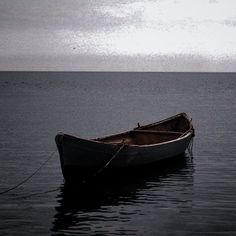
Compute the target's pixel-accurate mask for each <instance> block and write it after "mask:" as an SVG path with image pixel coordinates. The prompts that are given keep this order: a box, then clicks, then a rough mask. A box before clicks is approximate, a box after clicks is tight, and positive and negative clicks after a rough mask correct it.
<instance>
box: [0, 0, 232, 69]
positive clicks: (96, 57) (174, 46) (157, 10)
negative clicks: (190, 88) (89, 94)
mask: <svg viewBox="0 0 236 236" xmlns="http://www.w3.org/2000/svg"><path fill="white" fill-rule="evenodd" d="M23 2H24V3H25V4H19V3H17V1H16V0H10V1H2V2H1V3H0V9H2V10H3V11H2V12H3V14H1V16H0V22H1V23H0V55H1V56H0V58H1V62H0V69H2V70H4V69H12V70H14V69H39V68H41V69H43V70H44V69H46V70H47V69H49V70H51V69H52V70H71V69H72V70H134V71H135V70H152V71H153V70H154V71H155V70H156V71H160V70H164V71H173V70H175V71H179V70H187V71H189V70H195V71H196V70H199V71H205V70H206V71H208V70H209V71H235V70H236V1H235V0H198V1H195V0H160V1H151V0H149V1H132V0H130V1H122V0H120V1H108V0H107V1H106V0H104V1H92V2H90V1H66V2H60V1H50V3H51V4H49V3H48V1H29V0H24V1H23ZM147 58H148V60H147ZM101 59H102V61H103V63H101ZM22 60H23V61H24V63H23V62H21V61H22ZM45 60H46V61H45ZM143 61H145V63H146V64H144V63H143ZM186 61H187V63H186V64H184V63H183V62H186ZM46 62H48V63H46ZM116 62H117V64H116ZM199 64H201V65H202V67H199ZM45 65H46V66H45ZM203 65H204V66H203ZM140 68H141V69H140Z"/></svg>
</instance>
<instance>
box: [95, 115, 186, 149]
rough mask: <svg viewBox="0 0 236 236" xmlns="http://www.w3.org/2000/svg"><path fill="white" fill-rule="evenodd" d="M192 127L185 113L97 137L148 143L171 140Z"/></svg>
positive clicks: (111, 141) (106, 140)
mask: <svg viewBox="0 0 236 236" xmlns="http://www.w3.org/2000/svg"><path fill="white" fill-rule="evenodd" d="M190 128H191V123H190V121H189V120H188V119H187V118H186V116H185V115H184V114H182V115H179V116H176V117H173V118H169V119H167V120H164V121H160V122H157V123H154V124H150V125H146V126H138V127H137V128H135V129H133V130H131V131H129V132H126V133H122V134H117V135H112V136H108V137H104V138H99V139H96V140H97V141H101V142H107V143H114V144H118V143H126V144H128V145H132V144H133V145H148V144H157V143H163V142H167V141H171V140H174V139H177V138H179V137H181V136H183V135H184V134H185V133H187V132H188V131H189V130H190Z"/></svg>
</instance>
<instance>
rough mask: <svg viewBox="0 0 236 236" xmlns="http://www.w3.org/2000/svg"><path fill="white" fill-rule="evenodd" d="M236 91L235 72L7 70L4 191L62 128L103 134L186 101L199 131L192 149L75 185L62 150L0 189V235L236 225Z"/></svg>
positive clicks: (0, 152) (1, 129) (0, 147)
mask: <svg viewBox="0 0 236 236" xmlns="http://www.w3.org/2000/svg"><path fill="white" fill-rule="evenodd" d="M235 96H236V74H235V73H229V74H226V73H218V74H217V73H48V72H45V73H39V72H30V73H27V72H12V73H9V72H1V73H0V111H1V113H0V133H1V135H0V192H2V191H4V190H6V189H8V188H11V187H12V186H14V185H15V184H17V183H19V182H20V181H21V180H23V179H24V178H26V177H27V176H29V175H30V174H31V173H33V172H34V171H35V170H36V169H37V168H38V167H39V166H40V165H41V164H42V163H43V162H44V161H45V160H46V159H47V158H48V157H49V156H50V155H51V153H52V152H53V151H54V150H55V149H56V148H55V143H54V136H55V134H56V133H57V132H59V131H62V132H65V133H70V134H74V135H77V136H82V137H86V138H90V137H97V136H103V135H109V134H113V133H115V132H120V131H125V130H127V129H131V128H134V127H135V126H136V124H137V122H139V123H140V124H148V123H151V122H155V121H157V120H160V119H162V118H166V117H168V116H171V115H174V114H176V113H179V112H183V111H184V112H186V113H188V114H189V116H190V117H191V118H192V119H193V123H194V126H195V130H196V137H195V139H194V147H193V159H191V158H190V157H188V156H186V158H185V159H183V160H182V161H178V162H176V163H173V164H172V165H170V166H163V168H162V169H158V170H156V171H155V170H152V171H150V172H149V173H142V174H141V175H140V176H134V177H133V178H128V179H127V180H126V179H121V180H120V181H117V182H116V183H110V184H104V185H96V186H88V187H84V188H81V187H78V188H77V189H75V190H73V189H71V188H70V187H69V186H66V185H65V184H64V182H63V177H62V174H61V169H60V163H59V159H58V154H57V152H56V153H55V154H54V156H53V157H52V158H51V159H50V161H49V162H48V163H47V164H46V165H45V166H44V167H43V168H42V169H41V170H40V171H39V172H38V173H37V174H36V175H35V176H33V177H32V178H31V179H30V180H29V181H28V182H26V183H25V184H24V185H22V186H20V187H19V188H17V189H15V190H13V191H11V192H8V193H6V194H5V195H0V235H50V234H52V235H58V234H59V235H63V234H65V235H75V234H77V235H78V234H81V235H181V236H182V235H236V145H235V144H236V135H235V133H236V122H235V121H236V99H235ZM53 190H54V191H53Z"/></svg>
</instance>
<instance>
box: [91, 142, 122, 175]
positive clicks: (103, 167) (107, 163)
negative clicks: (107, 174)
mask: <svg viewBox="0 0 236 236" xmlns="http://www.w3.org/2000/svg"><path fill="white" fill-rule="evenodd" d="M125 146H126V144H125V143H122V145H121V146H120V148H119V149H118V150H117V151H116V152H115V154H114V155H113V156H112V157H111V158H110V159H109V161H108V162H106V164H105V165H104V166H102V167H101V168H100V169H99V170H98V171H96V173H94V177H95V176H97V175H98V174H100V173H101V172H103V171H104V170H105V169H106V168H107V166H108V165H110V163H111V162H112V161H113V160H114V159H115V158H116V157H117V156H118V154H119V153H120V152H121V150H122V149H123V148H124V147H125Z"/></svg>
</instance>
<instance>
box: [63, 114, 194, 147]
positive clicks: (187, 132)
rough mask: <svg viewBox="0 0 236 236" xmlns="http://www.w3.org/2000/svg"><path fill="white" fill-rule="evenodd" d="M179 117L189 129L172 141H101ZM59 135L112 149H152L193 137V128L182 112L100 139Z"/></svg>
mask: <svg viewBox="0 0 236 236" xmlns="http://www.w3.org/2000/svg"><path fill="white" fill-rule="evenodd" d="M180 116H183V117H184V118H186V120H187V121H188V122H189V126H190V128H189V129H188V130H186V131H185V132H183V134H182V135H180V136H179V137H178V138H174V139H171V140H169V141H165V142H158V143H153V144H143V145H140V144H126V143H125V142H120V143H112V142H104V141H101V140H102V139H105V138H111V137H115V136H118V135H126V134H129V133H130V132H132V131H135V130H140V131H142V129H143V128H148V127H152V126H155V125H158V124H161V123H163V122H166V121H169V120H172V119H175V118H177V117H180ZM61 135H67V136H70V137H73V138H75V139H78V140H83V141H86V142H91V143H97V144H102V145H109V146H113V147H117V146H121V145H124V144H125V146H127V147H136V148H146V147H154V146H161V145H166V144H171V143H174V142H178V141H180V140H183V139H185V138H187V137H188V136H190V135H192V136H193V135H194V128H193V125H192V122H191V120H190V119H189V118H188V116H187V114H186V113H184V112H183V113H179V114H177V115H175V116H172V117H169V118H167V119H164V120H161V121H158V122H155V123H152V124H148V125H144V126H140V127H137V128H134V129H133V130H129V131H126V132H122V133H118V134H113V135H108V136H104V137H100V138H93V139H85V138H80V137H75V136H73V135H68V134H62V133H61Z"/></svg>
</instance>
